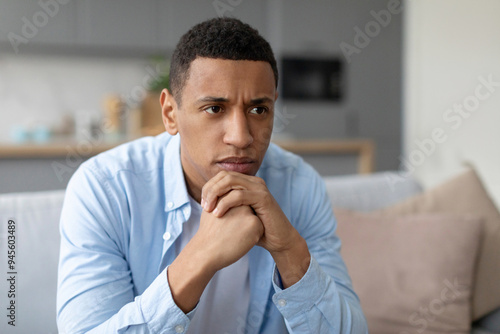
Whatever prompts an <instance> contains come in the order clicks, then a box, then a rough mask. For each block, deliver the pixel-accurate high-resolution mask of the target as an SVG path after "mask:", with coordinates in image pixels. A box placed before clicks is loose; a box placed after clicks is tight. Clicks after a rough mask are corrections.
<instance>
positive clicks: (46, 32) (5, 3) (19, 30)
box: [0, 0, 77, 53]
mask: <svg viewBox="0 0 500 334" xmlns="http://www.w3.org/2000/svg"><path fill="white" fill-rule="evenodd" d="M0 8H1V10H0V42H2V47H1V51H14V52H16V53H18V52H23V51H25V50H29V49H30V46H31V45H33V44H35V45H36V44H49V45H69V46H71V45H74V43H75V39H76V28H77V27H76V25H75V21H76V16H77V6H76V1H74V2H72V1H69V0H59V2H58V1H56V0H46V1H40V2H38V1H31V0H16V1H12V0H0Z"/></svg>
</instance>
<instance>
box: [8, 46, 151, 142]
mask: <svg viewBox="0 0 500 334" xmlns="http://www.w3.org/2000/svg"><path fill="white" fill-rule="evenodd" d="M148 66H150V65H149V64H148V62H147V61H141V60H137V59H135V60H129V59H116V58H97V57H76V56H74V57H64V56H53V55H52V56H43V55H25V54H21V55H14V54H11V53H0V118H1V121H0V141H7V140H8V139H9V133H10V130H11V126H12V125H22V126H30V125H32V124H33V123H35V124H37V125H38V124H42V125H45V126H49V127H50V126H53V125H55V124H57V123H58V122H59V121H60V119H61V116H62V115H64V114H70V115H74V114H75V113H76V112H77V111H79V110H88V111H90V112H91V113H93V115H95V117H99V115H101V114H102V110H101V108H102V107H101V105H102V100H103V98H104V96H105V95H106V94H123V95H124V96H132V95H133V94H135V92H137V88H141V87H142V86H143V81H144V79H147V78H148V75H149V72H148Z"/></svg>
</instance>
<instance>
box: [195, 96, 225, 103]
mask: <svg viewBox="0 0 500 334" xmlns="http://www.w3.org/2000/svg"><path fill="white" fill-rule="evenodd" d="M198 102H229V100H228V99H226V98H225V97H217V96H205V97H202V98H201V99H198Z"/></svg>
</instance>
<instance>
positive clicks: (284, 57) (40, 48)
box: [0, 0, 500, 203]
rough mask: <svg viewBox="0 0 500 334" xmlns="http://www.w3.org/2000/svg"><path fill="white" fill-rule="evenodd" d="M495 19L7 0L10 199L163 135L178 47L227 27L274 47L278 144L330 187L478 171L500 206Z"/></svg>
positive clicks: (2, 95) (1, 39)
mask: <svg viewBox="0 0 500 334" xmlns="http://www.w3.org/2000/svg"><path fill="white" fill-rule="evenodd" d="M498 13H500V2H498V1H496V0H479V1H468V0H418V1H416V0H413V1H410V0H408V1H399V0H357V1H348V0H331V1H326V0H325V1H320V0H311V1H304V0H215V1H212V0H209V1H200V0H198V1H194V0H184V1H173V0H143V1H137V0H78V1H76V0H73V1H70V0H39V1H31V0H15V1H13V0H0V193H6V192H17V191H33V190H47V189H63V188H64V187H65V186H66V184H67V182H68V180H69V178H70V177H71V175H72V173H73V172H74V171H75V170H76V168H77V167H78V166H79V164H80V163H81V162H83V161H84V160H86V159H88V158H89V157H90V156H92V155H95V154H97V153H99V152H101V151H103V150H106V149H109V148H111V147H114V146H116V145H119V144H120V143H123V142H126V141H129V140H132V139H135V138H138V137H140V136H144V135H155V134H157V133H159V132H161V131H163V130H162V126H161V116H160V115H159V103H158V102H157V101H158V93H157V90H158V89H161V88H162V87H164V86H165V84H164V83H165V82H166V81H165V80H166V79H167V78H166V75H168V64H169V57H170V56H171V54H172V51H173V49H174V48H175V45H176V43H177V41H178V40H179V38H180V37H181V35H182V34H183V33H185V32H186V31H187V30H188V29H189V28H190V27H191V26H192V25H194V24H196V23H198V22H201V21H203V20H205V19H208V18H211V17H217V16H221V15H224V16H232V17H237V18H240V19H242V20H243V21H245V22H247V23H249V24H250V25H252V26H253V27H255V28H256V29H258V30H259V32H260V33H261V34H262V35H263V36H264V37H265V38H266V39H267V40H268V41H269V42H270V43H271V45H272V47H273V50H274V52H275V56H276V58H277V60H278V62H279V66H280V76H281V78H280V79H281V82H280V96H281V97H280V99H279V102H278V104H277V115H276V118H275V122H276V123H275V124H276V125H275V132H274V134H273V140H275V141H276V142H277V143H279V144H281V145H282V146H284V147H286V148H289V149H290V150H292V151H295V152H297V153H299V154H301V155H302V156H304V158H305V159H306V160H308V161H309V162H311V164H313V165H314V166H315V167H316V168H317V169H318V171H319V172H320V173H321V174H323V175H341V174H352V173H358V172H363V173H367V172H373V171H385V170H398V169H399V170H401V176H402V177H404V176H405V175H407V174H408V173H410V174H412V175H415V176H417V177H418V178H419V179H420V180H421V181H423V182H424V184H426V185H433V184H434V183H437V182H438V181H442V180H443V178H445V177H447V176H449V175H451V174H453V173H454V172H455V171H457V170H459V169H460V168H462V166H463V164H464V163H471V164H473V165H474V166H475V167H476V168H477V170H478V172H479V173H480V175H481V176H482V178H483V180H486V181H487V182H486V186H487V188H488V190H489V191H490V193H491V194H492V195H493V197H495V199H496V200H497V203H500V173H499V170H500V149H499V148H500V147H499V144H498V143H499V142H500V131H498V130H497V128H498V127H499V125H500V110H499V109H500V62H499V59H500V37H499V36H500V20H498ZM478 86H480V88H477V87H478ZM478 91H479V92H480V98H479V97H478V96H477V93H478ZM457 104H458V105H462V109H461V111H460V110H459V109H457V108H456V105H457ZM454 108H455V109H454ZM388 182H390V181H388Z"/></svg>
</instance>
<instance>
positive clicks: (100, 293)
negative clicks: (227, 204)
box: [57, 133, 367, 334]
mask: <svg viewBox="0 0 500 334" xmlns="http://www.w3.org/2000/svg"><path fill="white" fill-rule="evenodd" d="M257 176H259V177H261V178H262V179H264V181H265V182H266V184H267V187H268V189H269V191H270V192H271V194H272V195H273V196H274V198H275V199H276V201H277V202H278V203H279V205H280V207H281V209H282V210H283V212H284V213H285V214H286V216H287V217H288V219H289V220H290V222H291V223H292V224H293V226H294V227H295V228H296V229H297V230H298V231H299V233H300V234H301V235H302V237H303V238H304V239H305V240H306V241H307V244H308V247H309V251H310V253H311V261H310V265H309V268H308V270H307V272H306V274H305V275H304V276H303V277H302V279H301V280H300V281H299V282H297V283H296V284H294V285H293V286H291V287H289V288H287V289H283V288H282V285H281V280H280V276H279V273H278V271H277V269H276V267H275V264H274V261H273V258H272V257H271V256H270V254H269V252H267V251H266V250H265V249H263V248H261V247H258V246H255V247H254V248H252V249H251V250H250V252H249V272H250V304H249V307H248V313H247V319H246V323H245V324H241V326H240V327H239V328H237V329H236V330H235V333H269V334H280V333H287V332H290V333H328V334H332V333H363V334H365V333H367V326H366V321H365V318H364V315H363V313H362V310H361V307H360V303H359V299H358V297H357V296H356V294H355V293H354V291H353V289H352V285H351V280H350V278H349V276H348V274H347V270H346V267H345V264H344V262H343V260H342V258H341V256H340V240H339V239H338V237H337V236H336V234H335V229H336V221H335V218H334V216H333V212H332V208H331V206H330V201H329V199H328V197H327V194H326V190H325V186H324V184H323V181H322V179H321V177H320V176H319V175H318V174H317V173H316V172H315V171H314V170H313V169H312V168H311V167H310V166H309V165H307V164H306V163H305V162H304V161H303V160H302V159H301V158H299V157H297V156H295V155H293V154H292V153H289V152H286V151H284V150H282V149H280V148H279V147H277V146H275V145H274V144H271V145H270V147H269V149H268V151H267V153H266V156H265V158H264V161H263V163H262V165H261V167H260V169H259V172H258V174H257ZM190 213H191V207H190V203H189V196H188V192H187V189H186V184H185V181H184V175H183V171H182V166H181V162H180V138H179V136H174V137H172V136H170V135H168V134H167V133H164V134H161V135H159V136H157V137H147V138H142V139H139V140H136V141H133V142H131V143H128V144H124V145H121V146H119V147H117V148H114V149H112V150H110V151H107V152H105V153H102V154H99V155H98V156H96V157H94V158H92V159H90V160H88V161H87V162H85V163H84V164H82V165H81V167H80V168H79V169H78V170H77V171H76V173H75V174H74V176H73V177H72V179H71V181H70V182H69V184H68V188H67V192H66V197H65V200H64V206H63V210H62V215H61V227H60V228H61V253H60V262H59V278H58V293H57V322H58V326H59V331H60V333H72V334H74V333H106V334H109V333H176V334H178V333H184V332H185V331H186V329H187V328H188V326H189V323H190V319H191V318H192V316H193V314H194V312H196V309H194V310H193V311H191V312H190V313H189V314H187V315H186V314H184V313H183V312H182V310H181V309H179V308H178V307H177V305H176V304H175V302H174V300H173V299H172V295H171V292H170V288H169V285H168V280H167V275H166V269H167V266H168V265H169V264H170V263H172V262H173V260H174V259H175V258H176V256H177V255H178V249H179V247H176V244H177V243H178V242H179V240H180V239H181V238H179V235H180V234H181V233H182V227H183V223H184V222H186V221H187V220H188V219H189V216H190ZM235 302H237V301H235ZM215 307H216V306H215ZM209 334H210V333H209Z"/></svg>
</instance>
